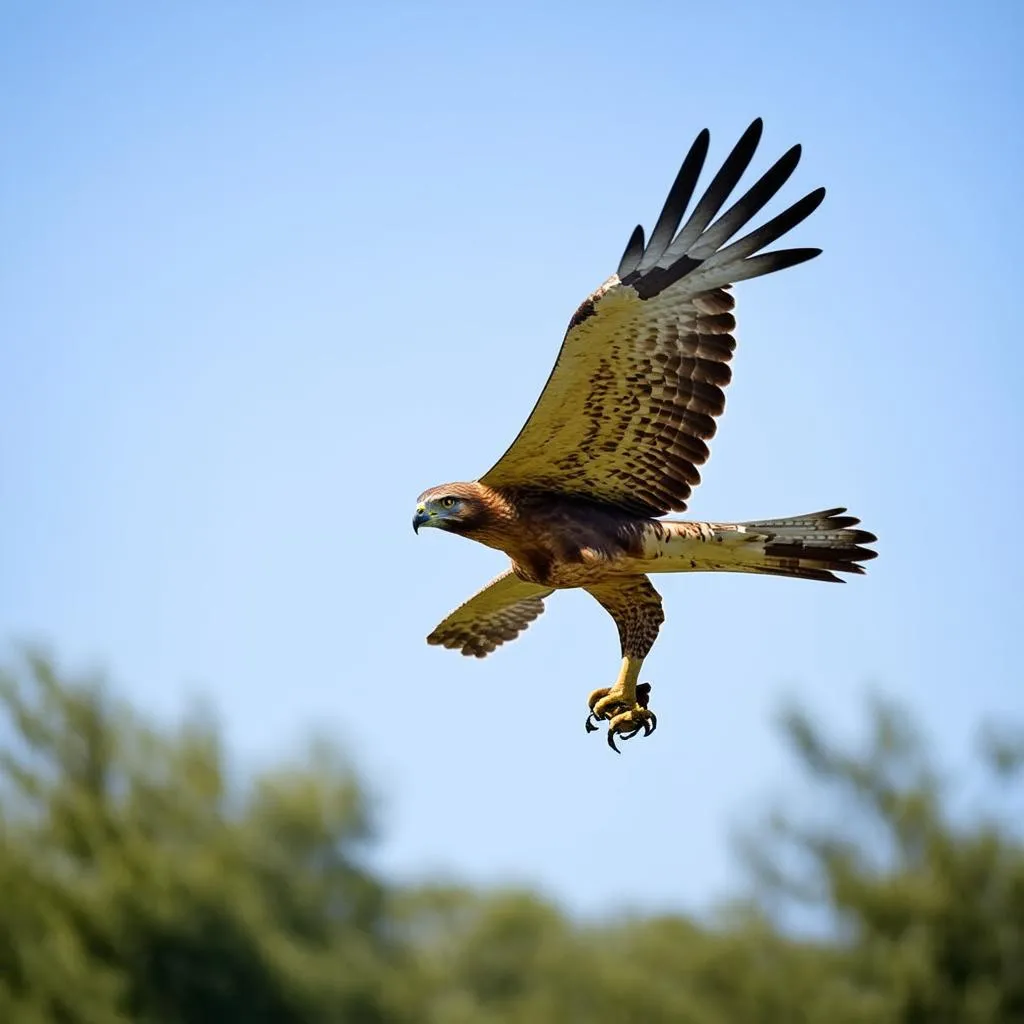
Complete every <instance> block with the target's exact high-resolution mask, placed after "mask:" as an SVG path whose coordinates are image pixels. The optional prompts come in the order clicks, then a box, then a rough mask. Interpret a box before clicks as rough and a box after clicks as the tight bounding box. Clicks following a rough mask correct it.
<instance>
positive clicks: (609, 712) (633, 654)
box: [585, 576, 665, 753]
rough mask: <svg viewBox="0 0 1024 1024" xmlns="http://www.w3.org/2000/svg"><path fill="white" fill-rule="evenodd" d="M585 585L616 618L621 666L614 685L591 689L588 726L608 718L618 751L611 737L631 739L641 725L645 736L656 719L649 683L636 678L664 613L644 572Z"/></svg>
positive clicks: (611, 742)
mask: <svg viewBox="0 0 1024 1024" xmlns="http://www.w3.org/2000/svg"><path fill="white" fill-rule="evenodd" d="M585 589H586V590H587V592H588V593H590V594H592V595H593V596H594V597H595V598H596V599H597V601H598V602H599V603H600V604H601V606H602V607H603V608H604V609H605V610H606V611H607V612H608V614H609V615H611V617H612V618H613V619H614V620H615V625H616V626H617V627H618V630H619V642H620V644H621V647H622V665H621V667H620V668H619V677H618V679H616V681H615V685H614V686H612V687H610V688H609V687H604V688H602V689H599V690H594V692H593V693H591V695H590V697H589V698H588V700H587V703H588V704H589V706H590V716H589V717H588V718H587V731H588V732H593V731H594V730H595V729H596V728H597V726H596V725H594V721H595V720H597V721H601V720H605V721H607V722H608V745H609V746H610V747H611V748H612V750H614V751H616V753H618V749H619V748H618V747H617V746H616V745H615V737H616V736H619V737H621V738H622V739H631V738H632V737H633V736H635V735H636V734H637V733H639V732H640V731H641V730H642V731H643V734H644V735H645V736H649V735H650V734H651V733H652V732H654V729H655V727H656V726H657V724H658V719H657V717H656V716H655V715H654V712H652V711H651V710H650V709H649V708H648V706H647V703H648V699H649V696H650V692H651V687H650V684H649V683H638V682H637V680H638V679H639V678H640V669H641V667H642V666H643V663H644V658H646V657H647V654H648V652H649V651H650V649H651V648H652V647H653V646H654V641H655V640H656V639H657V638H658V630H659V629H660V628H661V624H662V623H663V622H664V621H665V613H664V612H663V611H662V610H661V595H660V594H659V593H658V592H657V591H656V590H655V589H654V586H653V585H652V584H651V581H650V580H649V579H648V578H647V577H646V576H623V577H620V578H618V579H614V580H609V581H607V582H604V583H599V584H596V585H594V586H591V587H586V588H585Z"/></svg>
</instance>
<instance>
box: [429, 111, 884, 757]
mask: <svg viewBox="0 0 1024 1024" xmlns="http://www.w3.org/2000/svg"><path fill="white" fill-rule="evenodd" d="M761 131H762V122H761V120H760V119H758V120H756V121H754V122H753V124H751V125H750V127H749V128H747V130H746V131H745V132H744V133H743V135H742V137H741V138H740V140H739V142H737V144H736V146H735V147H734V148H733V150H732V152H731V153H730V154H729V156H728V157H727V158H726V160H725V162H724V163H723V164H722V167H721V169H720V170H719V171H718V173H717V174H715V176H714V177H713V178H712V180H711V182H710V184H709V185H708V186H707V189H706V190H705V192H704V193H703V195H702V196H701V197H700V199H699V200H698V201H697V203H696V205H695V206H694V207H693V209H692V212H690V214H689V216H687V217H686V219H685V221H684V219H683V218H684V216H686V211H687V207H688V206H689V204H690V200H691V199H692V197H693V195H694V192H695V190H696V187H697V182H698V179H699V178H700V174H701V170H702V168H703V166H704V161H705V159H706V157H707V151H708V144H709V141H710V134H709V132H708V131H707V130H706V129H705V130H704V131H702V132H701V133H700V134H699V135H698V136H697V138H696V140H695V141H694V143H693V145H692V146H691V147H690V150H689V153H688V154H687V156H686V159H685V160H684V161H683V164H682V167H681V168H680V170H679V174H678V175H677V176H676V179H675V182H674V183H673V185H672V188H671V189H670V191H669V194H668V198H667V199H666V201H665V205H664V208H663V209H662V211H661V215H660V216H659V217H658V220H657V223H656V224H655V225H654V230H653V231H652V232H651V237H650V239H649V240H648V241H647V242H646V243H645V241H644V231H643V228H642V227H641V226H637V228H636V229H635V230H634V231H633V233H632V235H631V236H630V238H629V242H628V243H627V245H626V250H625V252H624V253H623V255H622V259H621V260H620V261H619V266H618V270H617V271H616V272H615V273H614V274H613V275H612V276H611V277H610V278H608V280H607V281H605V282H604V284H602V285H601V286H600V287H599V288H598V289H597V290H596V291H595V292H594V293H593V294H592V295H590V296H589V297H588V298H587V299H586V300H585V301H584V302H583V304H582V305H581V306H580V307H579V308H578V309H577V310H576V312H575V314H574V315H573V317H572V319H571V320H570V321H569V327H568V330H567V331H566V334H565V338H564V340H563V341H562V347H561V350H560V351H559V353H558V358H557V359H556V360H555V365H554V369H553V370H552V371H551V375H550V377H549V378H548V381H547V383H546V384H545V386H544V389H543V391H542V392H541V395H540V398H539V399H538V400H537V404H536V405H535V406H534V408H533V411H532V412H531V413H530V416H529V418H528V419H527V421H526V423H525V425H524V426H523V428H522V429H521V430H520V431H519V435H518V436H517V437H516V439H515V440H514V441H513V442H512V445H511V447H510V448H509V449H508V451H506V452H505V454H504V455H502V457H501V458H500V459H499V460H498V461H497V462H496V463H495V464H494V466H492V467H491V469H489V470H488V471H487V472H486V473H485V474H484V475H483V476H482V477H480V479H479V480H476V481H474V482H472V483H449V484H442V485H441V486H440V487H432V488H431V489H430V490H427V491H424V492H423V493H422V494H421V495H420V496H419V499H418V500H417V505H416V513H415V516H414V518H413V528H414V529H415V530H416V531H417V533H418V532H419V530H420V528H421V527H427V526H432V527H437V528H438V529H441V530H446V531H447V532H449V533H455V534H459V535H461V536H463V537H468V538H470V539H471V540H475V541H478V542H479V543H481V544H486V545H487V546H488V547H492V548H497V549H498V550H499V551H503V552H504V553H505V554H506V555H508V556H509V558H510V559H511V565H510V566H509V568H508V569H506V570H505V572H503V573H502V574H501V575H500V576H498V577H496V578H495V579H493V580H492V581H491V582H490V583H488V584H487V586H486V587H484V588H483V590H481V591H480V592H479V593H477V594H475V595H474V596H473V597H471V598H470V599H469V600H468V601H466V603H465V604H463V605H462V606H461V607H459V608H457V609H456V610H455V611H454V612H452V613H451V615H449V616H448V617H447V618H446V619H445V620H444V621H443V622H442V623H441V624H440V625H439V626H438V627H437V628H436V629H435V630H434V631H433V632H432V633H431V634H430V635H429V636H428V637H427V642H428V643H431V644H440V645H441V646H443V647H448V648H452V649H455V650H460V651H461V652H462V653H463V654H467V655H470V654H471V655H475V656H476V657H478V658H483V657H486V656H487V655H488V654H490V653H491V652H492V651H493V650H494V649H495V648H496V647H498V646H499V645H500V644H502V643H504V642H505V641H507V640H512V639H514V638H515V637H517V636H518V635H519V634H520V633H521V632H522V631H523V630H524V629H526V628H527V626H529V624H530V623H531V622H532V621H533V620H534V619H536V618H537V616H538V615H540V614H541V612H542V611H543V610H544V601H545V599H546V598H547V597H548V596H550V595H551V594H552V593H554V591H556V590H564V589H567V588H573V587H580V588H582V589H583V590H586V591H587V592H588V593H589V594H591V595H593V597H594V598H596V600H597V601H598V602H599V603H600V604H601V606H602V607H603V608H604V609H605V610H606V611H607V612H608V613H609V615H611V617H612V618H613V619H614V620H615V625H616V626H617V627H618V632H619V641H620V644H621V653H622V663H621V667H620V669H619V674H618V678H617V679H616V681H615V683H614V685H612V686H611V687H603V688H601V689H597V690H594V691H593V692H592V693H591V694H590V697H589V699H588V705H589V708H590V714H589V716H588V717H587V721H586V726H587V730H588V732H589V731H593V730H595V729H597V728H598V727H599V726H598V723H600V722H602V721H605V722H607V738H608V743H609V745H610V746H611V747H612V749H613V750H618V747H617V746H616V743H615V739H616V737H619V738H621V739H629V738H631V737H633V736H636V735H637V734H638V733H640V732H642V733H643V734H644V735H645V736H646V735H650V733H652V732H653V731H654V728H655V726H656V725H657V718H656V717H655V715H654V713H653V712H652V711H651V709H650V708H649V707H648V703H649V698H650V684H648V683H638V679H639V676H640V669H641V666H642V665H643V661H644V658H646V656H647V654H648V652H649V651H650V649H651V647H652V646H653V644H654V641H655V639H656V638H657V636H658V631H659V629H660V628H661V624H662V622H663V621H664V614H663V612H662V608H661V595H660V594H659V593H658V591H657V590H655V589H654V585H653V584H652V583H651V580H650V574H651V573H659V572H745V573H759V574H762V575H769V576H791V577H797V578H799V579H806V580H828V581H832V582H836V583H839V582H843V581H842V580H841V579H840V577H838V576H837V575H836V573H862V572H863V571H864V570H863V568H862V567H861V565H860V564H859V563H860V562H864V561H866V560H868V559H870V558H874V557H875V554H876V552H875V551H873V550H872V549H870V548H868V547H865V546H864V545H866V544H870V543H871V542H873V541H875V540H876V538H875V536H874V535H873V534H870V533H867V532H866V531H864V530H859V529H856V528H855V527H856V526H857V524H858V522H859V520H858V519H855V518H853V517H852V516H848V515H846V514H845V512H846V509H844V508H832V509H828V510H826V511H824V512H812V513H810V514H808V515H802V516H793V517H791V518H788V519H763V520H752V521H749V522H741V523H701V522H684V521H679V520H666V519H663V518H660V517H662V516H665V515H666V514H668V513H670V512H682V511H685V509H686V502H687V500H688V499H689V497H690V494H691V492H692V490H693V488H694V487H695V486H696V485H697V484H698V483H699V482H700V474H699V472H698V470H697V467H698V466H701V465H703V463H704V462H706V461H707V458H708V444H707V442H708V441H709V440H710V439H711V438H712V436H713V435H714V433H715V419H716V417H717V416H719V415H720V414H721V413H722V411H723V409H724V408H725V395H724V388H725V386H726V385H727V384H728V383H729V379H730V377H731V373H732V371H731V370H730V367H729V361H730V359H731V358H732V353H733V349H734V348H735V345H736V342H735V340H734V338H733V334H732V332H733V330H734V328H735V326H736V320H735V317H734V316H733V308H734V305H735V301H734V299H733V297H732V294H731V292H730V288H731V286H732V285H734V284H735V283H737V282H738V281H744V280H746V279H747V278H752V277H760V276H761V275H763V274H771V273H774V272H775V271H777V270H784V269H785V268H786V267H792V266H795V265H796V264H798V263H804V262H805V261H807V260H809V259H813V258H814V257H815V256H817V255H818V254H819V253H820V252H821V250H820V249H775V250H772V251H770V252H764V251H763V250H764V249H765V247H766V246H768V245H770V244H771V243H773V242H775V241H776V240H777V239H779V238H781V237H782V236H783V235H784V234H786V232H788V231H789V230H790V229H792V228H794V227H795V226H796V225H797V224H799V223H800V222H801V221H803V220H804V219H805V218H806V217H808V216H809V215H810V214H811V213H812V212H813V211H814V210H815V209H816V208H817V207H818V205H819V204H820V203H821V201H822V199H823V198H824V196H825V190H824V189H823V188H818V189H815V190H814V191H813V192H811V193H810V194H808V195H806V196H804V197H803V198H802V199H800V200H799V201H798V202H796V203H794V204H793V205H792V206H790V207H789V208H788V209H786V210H784V211H783V212H782V213H780V214H779V215H778V216H776V217H773V218H772V219H771V220H769V221H767V222H766V223H764V224H762V225H761V226H760V227H758V228H755V229H754V230H752V231H750V232H749V233H748V234H745V235H743V237H741V238H739V239H738V240H736V241H731V239H733V238H734V236H735V235H737V234H738V233H739V232H740V231H741V230H743V229H744V228H745V227H746V226H747V224H748V223H749V221H750V220H751V219H752V218H753V217H755V216H756V215H757V214H758V212H759V211H760V210H761V209H762V208H763V207H764V206H765V204H766V203H767V202H768V201H769V200H770V199H771V198H772V197H773V196H774V195H775V194H776V193H777V192H778V191H779V190H780V189H781V188H782V186H783V185H784V184H785V183H786V181H787V179H788V178H789V177H790V175H791V174H792V173H793V170H794V168H795V167H796V165H797V163H798V162H799V160H800V146H793V148H792V149H790V150H789V151H788V152H787V153H786V154H785V155H784V156H782V157H781V158H780V159H779V160H778V161H777V162H776V163H775V164H774V165H773V166H772V167H771V168H770V169H769V170H768V171H767V172H766V173H765V174H764V175H763V176H762V177H761V178H760V179H759V180H758V181H756V182H755V183H754V184H753V185H752V186H751V187H750V188H749V189H748V190H747V191H746V192H745V193H744V194H743V195H742V196H740V198H738V199H737V200H735V202H733V204H732V205H731V206H730V207H729V208H728V209H727V210H726V211H725V212H724V213H721V214H719V211H720V210H721V209H722V207H723V206H724V205H725V203H726V201H727V200H728V199H729V196H730V194H731V193H732V191H733V189H734V188H735V187H736V186H737V184H738V183H739V181H740V178H741V177H742V175H743V173H744V172H745V171H746V169H747V166H748V165H749V164H750V161H751V159H752V157H753V155H754V151H755V150H756V148H757V145H758V142H759V141H760V138H761ZM680 224H681V225H682V226H680Z"/></svg>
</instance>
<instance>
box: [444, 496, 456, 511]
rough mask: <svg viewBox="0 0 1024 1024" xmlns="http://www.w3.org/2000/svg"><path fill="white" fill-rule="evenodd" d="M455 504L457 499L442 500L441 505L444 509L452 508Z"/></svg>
mask: <svg viewBox="0 0 1024 1024" xmlns="http://www.w3.org/2000/svg"><path fill="white" fill-rule="evenodd" d="M454 504H455V499H454V498H452V497H448V498H442V499H441V505H442V506H443V507H444V508H451V507H452V506H453V505H454Z"/></svg>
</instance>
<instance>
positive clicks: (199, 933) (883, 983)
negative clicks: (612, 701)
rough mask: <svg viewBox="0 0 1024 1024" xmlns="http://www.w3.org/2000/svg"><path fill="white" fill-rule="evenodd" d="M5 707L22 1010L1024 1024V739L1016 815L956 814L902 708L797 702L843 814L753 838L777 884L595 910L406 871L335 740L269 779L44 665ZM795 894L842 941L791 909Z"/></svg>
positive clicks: (364, 1019) (17, 675)
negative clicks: (811, 931)
mask: <svg viewBox="0 0 1024 1024" xmlns="http://www.w3.org/2000/svg"><path fill="white" fill-rule="evenodd" d="M0 710H2V717H0V736H3V737H4V738H5V739H6V742H5V743H4V745H3V746H2V747H0V1021H3V1022H4V1024H6V1022H7V1021H12V1022H15V1024H79V1022H81V1024H85V1022H89V1024H113V1022H126V1024H127V1022H132V1024H135V1022H142V1024H196V1022H198V1024H203V1022H207V1021H209V1022H213V1021H234V1020H237V1021H243V1020H244V1021H246V1022H260V1021H281V1022H284V1024H288V1022H294V1024H300V1022H301V1024H307V1022H308V1024H321V1022H324V1024H327V1022H331V1024H336V1022H337V1024H347V1022H352V1024H370V1022H372V1024H556V1022H557V1024H623V1022H630V1021H637V1022H642V1024H670V1022H671V1024H777V1022H787V1024H788V1022H807V1024H815V1022H819V1021H820V1022H825V1024H925V1022H927V1024H954V1022H955V1024H961V1022H962V1024H1010V1022H1020V1021H1024V980H1022V979H1024V844H1022V842H1021V836H1020V832H1019V829H1015V828H1014V827H1013V823H1014V822H1017V824H1018V825H1019V823H1020V821H1021V815H1020V808H1019V799H1020V789H1019V778H1020V769H1021V765H1022V763H1024V745H1022V744H1020V743H1015V742H1011V741H1010V740H1009V739H1007V738H1005V737H1004V738H1002V739H1001V740H999V741H998V742H997V741H996V740H995V739H994V738H993V737H992V736H991V735H990V736H989V737H988V738H987V741H986V745H985V750H984V755H983V758H982V761H981V763H982V765H983V766H984V767H985V768H986V770H987V771H988V772H989V773H990V775H991V781H990V783H989V784H988V785H987V786H986V792H994V791H996V789H997V787H998V786H1000V785H1001V786H1002V787H1004V794H1005V796H1006V799H1007V801H1008V805H1009V815H1008V816H1004V817H999V816H998V815H996V814H994V813H988V814H983V813H981V812H980V811H979V812H977V813H974V814H963V813H961V814H954V813H953V812H952V810H951V808H952V807H953V806H955V802H954V799H953V794H952V793H951V791H950V790H949V789H948V787H947V786H945V785H943V783H942V782H941V780H940V778H939V774H938V772H937V771H936V769H935V768H934V766H933V765H932V764H931V763H930V762H929V760H928V757H927V751H926V748H925V746H924V745H923V744H922V743H921V741H920V739H919V738H918V737H917V736H915V734H914V733H913V730H912V729H911V728H910V727H909V726H908V725H907V723H906V717H905V715H903V714H901V713H900V712H899V711H898V709H895V708H892V707H888V706H885V705H878V706H876V707H875V708H874V710H873V715H872V719H871V723H872V729H871V734H870V740H869V742H868V744H867V746H866V749H864V750H854V751H850V750H846V749H844V748H842V747H841V746H839V745H837V744H835V743H833V742H831V741H830V740H829V739H828V737H827V736H825V735H824V733H823V732H822V730H820V729H819V728H818V727H817V726H816V725H815V724H814V723H813V722H812V721H811V720H810V719H809V718H808V717H807V716H806V715H803V714H801V713H799V712H792V713H791V714H790V715H789V716H788V718H787V719H786V723H785V735H786V736H787V738H788V740H789V742H790V744H791V745H792V747H793V749H794V751H795V753H796V755H797V756H798V758H799V760H800V763H801V764H802V766H803V768H804V770H805V771H806V773H807V775H808V777H809V779H810V781H811V783H812V784H813V786H812V791H813V793H814V795H815V797H816V802H818V799H820V797H822V796H824V797H826V798H827V801H826V803H825V806H827V807H828V808H830V810H831V814H828V815H826V816H825V817H824V818H820V817H819V819H818V820H813V821H811V822H810V823H807V822H805V821H803V820H802V819H801V818H799V817H795V816H793V815H778V816H776V817H775V819H774V820H773V821H772V822H771V823H769V825H768V826H767V827H766V828H763V829H760V830H757V831H755V832H754V833H753V834H752V838H750V839H749V840H748V842H747V843H746V847H745V849H746V856H747V860H748V862H749V864H750V865H751V866H752V867H753V869H754V871H755V877H756V878H757V880H758V889H757V892H756V897H757V898H756V899H753V900H747V901H745V902H744V901H738V902H736V903H735V904H733V905H731V906H730V907H728V908H724V909H723V910H722V912H720V913H719V914H718V915H717V916H716V917H715V918H714V920H713V922H712V923H708V922H706V921H700V920H695V919H689V918H686V917H684V916H682V915H661V916H656V917H636V918H629V919H619V920H612V921H605V922H597V923H587V924H584V923H581V922H578V921H574V920H572V919H571V918H569V917H567V916H566V915H565V914H564V913H563V912H562V911H561V910H560V909H559V908H558V907H557V906H556V905H554V904H553V903H551V902H549V901H546V900H544V899H541V898H539V897H538V896H537V895H535V894H532V893H529V892H522V891H520V892H476V891H473V890H470V889H467V888H464V887H460V886H458V885H451V886H439V885H421V886H414V887H408V888H404V889H399V888H397V887H393V886H392V887H389V886H387V885H386V884H384V883H383V882H382V881H381V880H380V879H379V878H377V877H376V876H375V875H374V873H373V872H372V871H371V870H370V869H369V868H368V867H367V863H368V857H369V855H370V854H371V853H372V843H373V839H374V831H373V828H372V821H371V815H370V813H369V808H368V804H367V801H366V799H365V796H364V795H363V789H362V787H361V785H360V782H359V779H358V778H357V777H356V775H355V774H354V773H353V772H352V770H351V768H350V767H349V766H348V765H347V764H346V763H345V761H344V759H343V758H342V757H340V756H339V754H338V753H337V752H336V751H335V750H333V749H332V748H331V747H330V746H329V745H326V744H320V745H314V746H313V747H312V748H311V750H310V752H309V756H308V757H307V759H306V760H305V761H304V762H301V763H299V764H297V765H294V766H292V767H289V768H281V769H277V770H275V771H272V772H268V773H265V774H262V775H257V776H255V777H251V778H250V777H245V776H242V775H240V774H239V773H238V772H237V771H232V770H231V769H230V767H229V765H228V763H227V758H226V755H225V751H224V750H223V747H222V745H221V742H220V740H219V738H218V731H217V729H216V728H215V727H214V725H213V723H211V722H210V721H209V720H208V719H206V718H204V717H202V716H199V715H196V716H193V717H192V718H191V719H189V720H188V721H186V722H185V723H184V724H183V725H182V726H181V727H180V728H177V729H172V730H166V729H164V730H160V729H155V728H154V727H153V726H152V725H151V724H148V723H146V722H145V721H143V720H142V719H140V718H139V716H138V715H137V714H136V713H134V712H133V711H132V710H131V708H129V707H128V706H126V705H125V704H123V703H121V702H119V701H117V700H115V699H114V698H113V697H112V696H111V694H110V693H109V691H108V690H107V689H106V687H105V686H104V685H103V684H102V682H101V681H98V680H89V679H86V680H74V679H66V678H62V677H61V676H59V674H58V673H57V672H56V671H55V669H54V667H53V665H52V664H51V662H50V661H49V660H48V659H46V658H45V657H42V656H40V655H38V654H30V655H28V656H27V657H26V658H25V659H24V660H23V661H22V662H20V663H18V664H16V665H15V666H14V667H13V668H12V669H11V670H9V671H7V672H5V673H0ZM1015 802H1016V803H1015ZM1014 812H1016V817H1014V816H1013V815H1014ZM794 905H798V906H800V907H810V908H811V910H812V911H813V912H814V914H815V915H816V919H817V923H818V925H819V928H818V931H817V932H816V935H817V937H815V938H801V937H799V936H798V935H797V934H796V933H794V932H793V930H792V929H791V928H789V927H787V926H786V924H787V922H788V921H789V919H790V918H789V913H790V911H791V909H792V907H793V906H794Z"/></svg>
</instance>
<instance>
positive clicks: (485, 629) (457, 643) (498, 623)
mask: <svg viewBox="0 0 1024 1024" xmlns="http://www.w3.org/2000/svg"><path fill="white" fill-rule="evenodd" d="M551 592H552V591H551V588H550V587H540V586H538V585H537V584H536V583H527V582H525V581H524V580H521V579H520V578H519V577H518V576H516V574H515V573H514V572H512V570H511V569H509V570H507V571H506V572H503V573H502V574H501V575H500V576H496V577H495V578H494V579H493V580H491V582H490V583H488V584H487V586H486V587H484V588H483V590H480V591H478V592H477V593H475V594H474V595H473V596H472V597H471V598H470V599H469V600H468V601H467V602H466V603H465V604H462V605H459V607H458V608H456V609H455V611H453V612H452V613H451V615H449V616H448V618H446V619H445V620H444V622H442V623H441V624H440V625H439V626H438V627H437V628H436V629H435V630H434V632H433V633H431V634H430V636H428V637H427V643H428V644H439V645H441V646H442V647H449V648H451V649H453V650H461V651H462V653H463V654H473V655H476V657H478V658H486V657H487V655H488V654H490V653H491V651H493V650H494V649H495V648H496V647H498V646H499V645H500V644H503V643H504V642H505V641H506V640H515V638H516V637H517V636H519V634H520V633H522V631H523V630H524V629H526V627H527V626H528V625H529V624H530V623H531V622H533V620H534V619H535V618H537V616H538V615H540V613H541V612H542V611H544V598H545V597H547V596H548V595H549V594H550V593H551Z"/></svg>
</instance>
